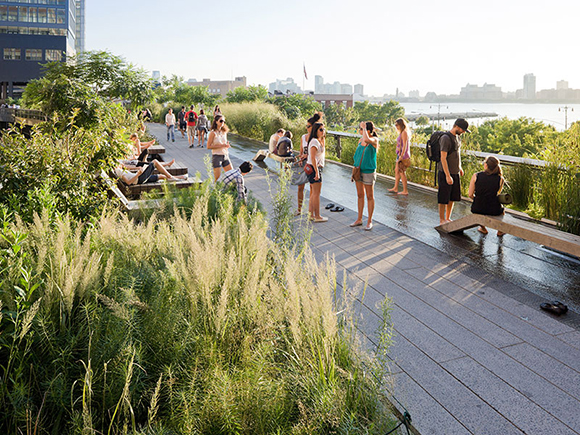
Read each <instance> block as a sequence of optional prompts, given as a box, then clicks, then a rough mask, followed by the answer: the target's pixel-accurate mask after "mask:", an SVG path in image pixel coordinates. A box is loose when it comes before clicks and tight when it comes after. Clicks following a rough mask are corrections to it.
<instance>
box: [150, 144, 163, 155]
mask: <svg viewBox="0 0 580 435" xmlns="http://www.w3.org/2000/svg"><path fill="white" fill-rule="evenodd" d="M147 153H148V154H150V155H152V154H165V147H164V146H163V145H151V146H150V147H149V148H147Z"/></svg>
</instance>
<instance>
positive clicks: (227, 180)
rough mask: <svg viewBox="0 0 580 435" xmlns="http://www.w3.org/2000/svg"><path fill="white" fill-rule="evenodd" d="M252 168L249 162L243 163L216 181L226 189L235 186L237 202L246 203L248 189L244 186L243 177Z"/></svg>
mask: <svg viewBox="0 0 580 435" xmlns="http://www.w3.org/2000/svg"><path fill="white" fill-rule="evenodd" d="M253 168H254V166H253V165H252V163H251V162H244V163H242V164H241V165H240V167H239V168H237V169H230V170H229V171H227V172H226V173H225V174H223V175H222V176H221V177H220V179H219V180H218V181H221V182H222V183H223V184H224V188H228V187H229V186H230V185H235V186H236V190H237V191H238V201H244V202H246V198H247V197H248V189H246V186H245V184H244V176H245V175H247V174H249V173H250V172H251V171H252V169H253Z"/></svg>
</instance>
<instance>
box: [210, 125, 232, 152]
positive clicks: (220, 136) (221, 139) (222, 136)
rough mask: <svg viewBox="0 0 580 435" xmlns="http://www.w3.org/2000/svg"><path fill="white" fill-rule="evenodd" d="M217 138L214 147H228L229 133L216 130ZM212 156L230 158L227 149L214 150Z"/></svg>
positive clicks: (214, 140)
mask: <svg viewBox="0 0 580 435" xmlns="http://www.w3.org/2000/svg"><path fill="white" fill-rule="evenodd" d="M214 133H215V137H214V138H213V145H226V144H227V143H228V137H227V133H224V132H223V131H220V132H217V131H215V130H214ZM211 154H212V155H214V156H226V157H227V156H228V155H229V153H228V149H227V148H219V149H212V150H211Z"/></svg>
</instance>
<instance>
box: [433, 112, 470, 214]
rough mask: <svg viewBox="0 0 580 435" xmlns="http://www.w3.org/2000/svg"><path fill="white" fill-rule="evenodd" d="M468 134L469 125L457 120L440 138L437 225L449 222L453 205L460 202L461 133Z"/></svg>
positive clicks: (460, 119)
mask: <svg viewBox="0 0 580 435" xmlns="http://www.w3.org/2000/svg"><path fill="white" fill-rule="evenodd" d="M465 132H467V133H470V131H469V123H468V122H467V121H466V120H465V119H463V118H459V119H457V120H456V121H455V124H453V128H452V129H451V130H449V132H448V134H444V135H442V136H441V138H440V140H439V143H440V146H441V160H440V162H439V163H438V164H437V170H438V172H437V181H438V185H439V189H438V191H437V203H438V205H439V224H440V225H443V224H444V223H446V222H451V212H452V211H453V205H454V203H456V202H457V201H461V180H460V177H462V176H463V168H462V167H461V138H460V136H461V135H462V134H463V133H465Z"/></svg>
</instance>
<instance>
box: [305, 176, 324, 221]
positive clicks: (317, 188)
mask: <svg viewBox="0 0 580 435" xmlns="http://www.w3.org/2000/svg"><path fill="white" fill-rule="evenodd" d="M321 190H322V183H311V184H310V201H308V212H309V213H310V217H311V218H312V219H320V218H321V216H320V192H321Z"/></svg>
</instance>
